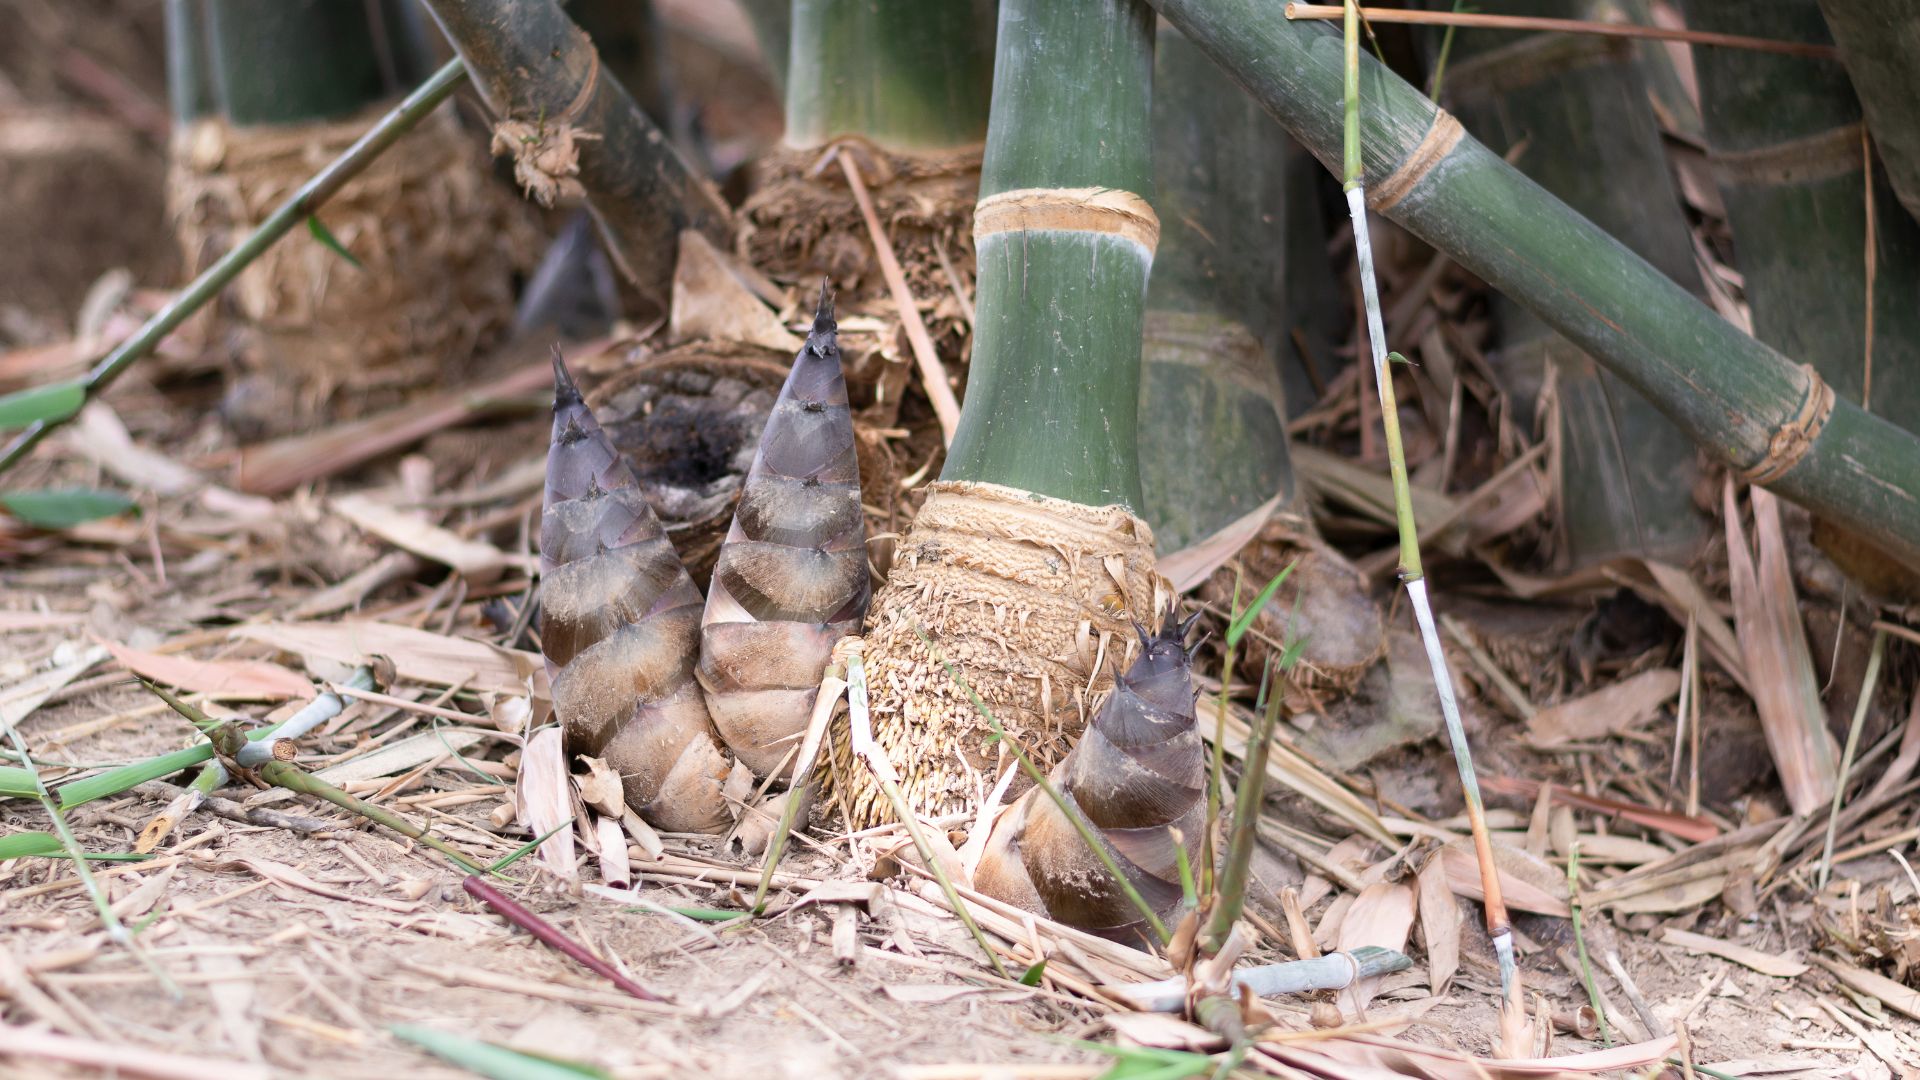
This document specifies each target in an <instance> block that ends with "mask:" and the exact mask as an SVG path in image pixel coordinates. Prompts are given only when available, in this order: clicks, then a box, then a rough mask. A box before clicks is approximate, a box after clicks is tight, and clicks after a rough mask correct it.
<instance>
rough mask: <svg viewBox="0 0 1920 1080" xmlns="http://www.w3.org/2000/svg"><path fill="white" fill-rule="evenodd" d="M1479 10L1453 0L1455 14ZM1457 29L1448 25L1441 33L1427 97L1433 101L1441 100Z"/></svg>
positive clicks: (1461, 0) (1463, 0)
mask: <svg viewBox="0 0 1920 1080" xmlns="http://www.w3.org/2000/svg"><path fill="white" fill-rule="evenodd" d="M1478 10H1479V9H1478V8H1474V7H1468V6H1467V4H1466V2H1465V0H1453V13H1454V14H1455V15H1458V14H1460V13H1461V12H1465V11H1478ZM1457 29H1459V27H1457V26H1448V27H1447V32H1446V33H1444V34H1442V35H1440V56H1439V59H1437V60H1435V61H1434V62H1433V81H1432V82H1430V83H1429V84H1428V85H1427V98H1428V99H1429V100H1431V101H1439V100H1440V80H1441V79H1442V78H1445V77H1446V74H1447V57H1448V56H1450V55H1452V53H1453V33H1454V31H1455V30H1457Z"/></svg>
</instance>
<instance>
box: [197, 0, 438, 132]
mask: <svg viewBox="0 0 1920 1080" xmlns="http://www.w3.org/2000/svg"><path fill="white" fill-rule="evenodd" d="M199 6H200V9H201V10H200V12H199V13H198V14H199V19H200V20H204V22H202V23H201V25H202V26H203V27H204V33H205V37H204V45H205V51H204V52H203V53H201V54H200V58H201V59H202V60H203V61H204V62H205V63H206V64H207V65H208V68H209V69H210V74H211V80H212V90H213V96H214V99H215V101H217V103H218V105H219V111H220V112H221V113H223V114H225V116H226V117H227V119H229V120H231V121H232V122H233V123H234V124H235V125H238V126H241V127H247V126H251V125H257V124H295V123H303V122H307V121H314V120H330V119H336V118H338V117H341V116H345V115H348V114H350V113H353V112H356V111H358V110H359V109H362V108H364V107H366V106H367V105H370V104H372V103H373V102H376V101H379V100H381V99H383V98H387V97H391V96H393V95H395V94H398V93H400V92H401V91H402V90H403V89H405V88H406V87H408V86H411V85H413V84H414V83H416V82H418V81H419V80H421V79H422V78H424V77H425V76H426V75H427V73H428V72H430V71H431V70H432V67H431V55H430V54H429V53H428V51H427V50H426V47H425V38H424V36H422V34H421V32H420V27H419V24H418V16H417V14H415V11H414V8H413V7H412V5H411V4H407V5H402V4H399V3H394V2H391V0H380V2H378V3H374V4H360V3H340V2H337V0H320V2H313V0H308V2H291V0H288V2H272V3H268V2H262V0H200V5H199ZM196 21H198V20H196ZM169 22H170V23H171V22H172V19H170V20H169ZM183 28H184V27H183ZM173 85H174V86H176V87H180V86H182V83H181V82H180V81H178V80H173Z"/></svg>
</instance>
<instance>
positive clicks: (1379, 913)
mask: <svg viewBox="0 0 1920 1080" xmlns="http://www.w3.org/2000/svg"><path fill="white" fill-rule="evenodd" d="M1418 902H1419V898H1418V894H1416V893H1415V892H1414V890H1413V886H1411V885H1408V884H1405V883H1403V882H1395V883H1391V884H1389V883H1387V882H1384V881H1383V882H1380V883H1379V884H1376V885H1369V886H1367V887H1366V889H1365V891H1363V892H1361V894H1360V895H1359V896H1358V897H1355V898H1354V901H1353V904H1352V906H1351V907H1348V908H1347V914H1346V917H1345V918H1343V919H1341V920H1340V937H1339V945H1338V946H1337V948H1338V949H1339V950H1340V951H1341V952H1351V951H1352V950H1354V949H1358V948H1360V947H1361V946H1363V945H1377V946H1379V947H1380V948H1383V949H1392V950H1394V951H1395V952H1403V951H1405V950H1406V947H1407V936H1408V935H1409V934H1411V933H1412V932H1413V913H1414V908H1415V907H1416V906H1417V905H1418ZM1384 981H1386V976H1384V975H1376V976H1374V977H1372V978H1369V979H1361V980H1359V981H1357V982H1355V983H1354V984H1353V985H1352V986H1351V987H1349V988H1348V990H1347V992H1348V993H1349V994H1351V995H1352V997H1351V998H1350V999H1349V1000H1350V1001H1351V1003H1352V1005H1353V1011H1354V1012H1356V1013H1358V1012H1362V1011H1363V1010H1365V1009H1366V1007H1367V1003H1368V1002H1370V1001H1372V1000H1373V995H1374V994H1376V993H1378V992H1379V990H1380V984H1381V983H1382V982H1384Z"/></svg>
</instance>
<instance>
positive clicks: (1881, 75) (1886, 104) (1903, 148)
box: [1820, 0, 1920, 218]
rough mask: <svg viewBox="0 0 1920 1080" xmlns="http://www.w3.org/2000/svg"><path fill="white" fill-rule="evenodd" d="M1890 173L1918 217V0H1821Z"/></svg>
mask: <svg viewBox="0 0 1920 1080" xmlns="http://www.w3.org/2000/svg"><path fill="white" fill-rule="evenodd" d="M1820 10H1821V11H1822V12H1824V13H1825V14H1826V17H1827V26H1828V27H1830V28H1831V29H1832V30H1833V39H1834V41H1835V42H1836V43H1838V44H1839V46H1840V55H1841V56H1842V57H1843V58H1844V59H1845V60H1846V62H1847V74H1848V75H1849V76H1851V77H1852V79H1853V88H1854V90H1856V91H1857V92H1858V93H1859V95H1860V103H1861V105H1862V106H1863V107H1865V109H1866V112H1867V126H1868V127H1869V128H1871V129H1872V130H1873V138H1874V142H1875V143H1876V144H1877V146H1878V150H1879V154H1880V157H1881V159H1882V160H1884V161H1885V162H1886V165H1887V177H1888V179H1889V180H1891V181H1892V183H1893V190H1894V191H1896V192H1899V194H1900V201H1901V202H1902V203H1903V204H1905V206H1906V208H1907V212H1908V213H1909V214H1911V215H1913V216H1914V217H1915V218H1920V111H1916V109H1915V103H1916V102H1920V0H1820Z"/></svg>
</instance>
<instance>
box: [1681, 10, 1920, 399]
mask: <svg viewBox="0 0 1920 1080" xmlns="http://www.w3.org/2000/svg"><path fill="white" fill-rule="evenodd" d="M1686 14H1687V25H1689V26H1693V27H1697V28H1699V29H1702V30H1720V31H1727V32H1737V33H1743V34H1755V35H1763V36H1766V37H1775V38H1780V39H1782V40H1792V41H1809V42H1820V41H1824V40H1826V22H1825V20H1823V19H1822V18H1821V16H1820V7H1819V5H1818V4H1817V3H1815V0H1774V2H1773V3H1768V4H1759V5H1755V6H1753V7H1752V8H1751V9H1741V10H1738V11H1734V10H1729V9H1727V8H1726V7H1725V6H1724V5H1721V4H1715V3H1702V2H1698V0H1694V2H1691V3H1688V4H1687V5H1686ZM1694 69H1695V71H1696V72H1698V75H1699V80H1700V98H1701V108H1702V111H1703V112H1704V113H1705V114H1706V124H1707V136H1708V141H1709V145H1710V146H1711V147H1712V150H1713V158H1712V163H1713V167H1714V173H1715V179H1716V180H1717V181H1718V183H1719V187H1720V196H1721V199H1722V200H1723V201H1724V202H1725V203H1726V207H1727V224H1728V225H1729V226H1731V228H1732V230H1733V255H1734V264H1735V266H1736V267H1737V268H1738V269H1739V271H1740V273H1741V274H1742V276H1743V277H1744V278H1745V280H1746V298H1747V303H1748V305H1749V306H1750V307H1751V308H1752V310H1753V331H1754V335H1755V336H1756V337H1758V338H1759V339H1760V340H1762V341H1764V342H1766V343H1767V344H1769V345H1772V346H1773V347H1775V348H1777V349H1779V350H1780V351H1781V352H1784V353H1786V354H1787V355H1789V356H1796V357H1799V358H1800V359H1802V360H1805V361H1807V362H1808V363H1811V364H1812V365H1813V366H1814V367H1815V369H1817V370H1818V371H1819V372H1820V377H1821V378H1823V379H1825V380H1826V381H1827V384H1828V385H1830V386H1832V387H1833V390H1834V393H1835V394H1837V395H1839V396H1840V397H1841V398H1842V399H1844V400H1847V401H1852V402H1857V403H1860V404H1862V405H1864V406H1865V407H1866V408H1867V410H1868V411H1869V412H1872V413H1875V414H1876V415H1879V416H1884V417H1886V418H1887V419H1888V420H1890V421H1892V422H1894V423H1896V424H1899V425H1900V426H1902V427H1904V428H1906V429H1907V430H1909V431H1913V430H1916V429H1920V305H1916V304H1915V302H1914V300H1915V298H1916V297H1920V224H1915V222H1914V220H1913V219H1912V218H1911V217H1909V216H1908V215H1907V213H1906V212H1905V211H1904V210H1903V209H1902V208H1901V206H1900V203H1899V201H1898V200H1897V199H1896V198H1895V197H1894V193H1893V190H1892V188H1891V187H1890V186H1889V184H1888V183H1887V177H1886V173H1885V172H1884V171H1882V170H1879V169H1876V170H1875V171H1874V175H1873V178H1872V180H1871V185H1870V187H1869V181H1868V178H1867V174H1866V171H1865V168H1864V166H1865V155H1864V153H1863V150H1862V136H1863V131H1862V128H1861V115H1860V103H1859V101H1858V100H1857V99H1856V98H1855V97H1854V90H1853V86H1852V84H1851V83H1849V81H1848V79H1847V73H1846V71H1845V70H1843V69H1842V68H1841V67H1840V66H1839V65H1837V64H1834V63H1831V62H1829V61H1822V60H1806V59H1801V58H1798V57H1792V56H1779V55H1775V54H1771V53H1758V52H1743V51H1739V50H1735V49H1704V48H1703V49H1698V50H1696V51H1695V53H1694ZM1876 149H1877V147H1876ZM1869 198H1871V200H1872V207H1871V211H1872V212H1871V220H1872V225H1873V234H1874V250H1873V251H1872V253H1871V262H1872V265H1873V289H1872V294H1871V296H1869V294H1868V277H1867V267H1868V263H1869V253H1868V251H1867V247H1866V243H1867V229H1868V221H1869V207H1868V199H1869ZM1869 302H1871V305H1872V309H1873V315H1872V326H1873V329H1872V335H1873V337H1872V356H1871V359H1869V357H1868V355H1867V334H1868V316H1867V308H1868V304H1869ZM1869 380H1870V382H1871V393H1870V394H1869Z"/></svg>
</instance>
